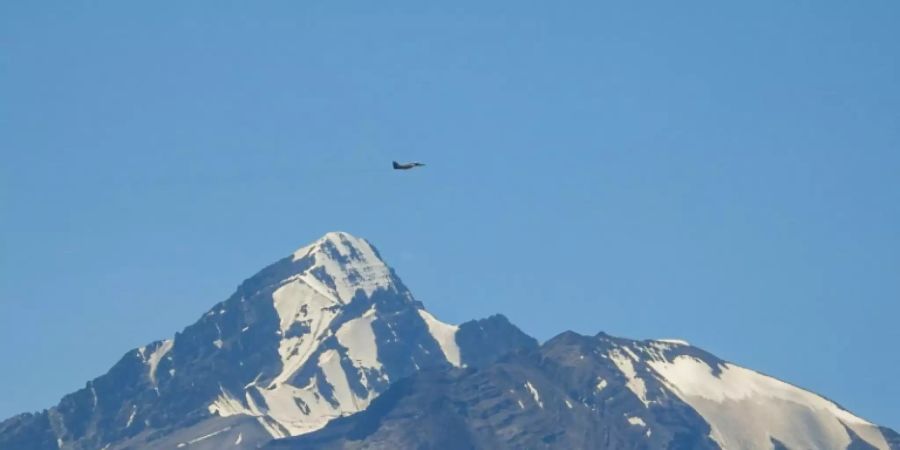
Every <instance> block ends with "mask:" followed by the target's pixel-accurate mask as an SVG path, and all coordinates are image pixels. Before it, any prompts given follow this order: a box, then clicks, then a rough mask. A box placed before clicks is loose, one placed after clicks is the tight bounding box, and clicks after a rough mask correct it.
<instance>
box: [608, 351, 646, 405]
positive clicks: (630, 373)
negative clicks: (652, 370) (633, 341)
mask: <svg viewBox="0 0 900 450" xmlns="http://www.w3.org/2000/svg"><path fill="white" fill-rule="evenodd" d="M624 349H625V350H626V351H627V352H628V353H629V354H630V355H631V356H632V357H633V358H635V359H636V358H637V357H636V356H635V355H634V353H633V352H632V351H631V350H630V349H628V347H624ZM609 358H610V359H611V360H612V362H613V363H615V365H616V367H618V368H619V371H620V372H622V375H625V379H626V380H628V381H627V383H626V384H625V386H627V387H628V389H630V390H631V392H634V395H637V397H638V398H639V399H640V400H641V402H643V403H644V405H645V406H649V405H650V402H649V401H648V400H647V386H646V384H645V383H644V380H643V379H642V378H640V377H638V376H637V372H636V371H635V369H634V364H633V363H632V360H631V359H630V358H628V357H626V356H625V355H623V354H622V353H621V352H619V350H618V349H613V350H612V351H610V352H609Z"/></svg>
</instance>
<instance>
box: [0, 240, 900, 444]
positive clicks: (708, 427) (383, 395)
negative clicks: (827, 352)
mask: <svg viewBox="0 0 900 450" xmlns="http://www.w3.org/2000/svg"><path fill="white" fill-rule="evenodd" d="M261 447H265V448H273V449H356V448H367V449H404V448H433V449H444V448H446V449H458V448H466V449H521V448H535V449H538V448H565V449H570V448H603V449H635V450H637V449H684V450H688V449H716V448H722V449H729V450H733V449H752V450H757V449H759V450H763V449H765V450H768V449H778V450H781V449H791V450H800V449H828V450H846V449H852V450H859V449H867V450H871V449H877V450H900V435H897V433H895V432H893V431H892V430H889V429H887V428H882V427H878V426H876V425H874V424H871V423H869V422H867V421H865V420H863V419H861V418H859V417H857V416H855V415H853V414H851V413H850V412H848V411H846V410H844V409H843V408H841V407H840V406H838V405H836V404H834V403H833V402H831V401H829V400H827V399H825V398H823V397H820V396H818V395H816V394H813V393H811V392H808V391H805V390H802V389H800V388H797V387H795V386H792V385H789V384H787V383H784V382H782V381H779V380H776V379H774V378H771V377H768V376H765V375H762V374H759V373H757V372H754V371H752V370H749V369H745V368H743V367H740V366H738V365H735V364H732V363H729V362H726V361H723V360H721V359H719V358H717V357H715V356H713V355H711V354H709V353H707V352H705V351H703V350H701V349H699V348H696V347H693V346H691V345H689V344H687V343H686V342H683V341H677V340H660V341H633V340H628V339H621V338H615V337H612V336H608V335H606V334H603V333H600V334H598V335H596V336H582V335H579V334H576V333H573V332H565V333H562V334H560V335H559V336H557V337H555V338H553V339H551V340H549V341H548V342H546V343H544V344H543V345H541V346H538V344H537V341H535V340H534V339H533V338H531V337H529V336H527V335H525V334H524V333H522V332H521V331H520V330H519V329H517V328H516V327H515V326H513V325H512V324H510V323H509V321H508V320H506V318H505V317H503V316H499V315H497V316H492V317H489V318H486V319H482V320H477V321H470V322H466V323H463V324H461V325H459V326H456V325H450V324H447V323H444V322H441V321H439V320H438V319H436V318H435V317H434V316H432V315H431V314H430V313H429V312H427V311H426V310H425V308H424V306H423V305H422V304H421V303H420V302H418V301H416V300H415V298H414V297H413V295H412V294H411V293H410V292H409V290H408V289H407V288H406V287H405V286H404V285H403V283H402V282H401V281H400V279H399V278H398V277H397V275H396V274H395V273H394V271H393V270H392V269H391V268H390V267H389V266H388V265H387V264H385V262H384V261H383V260H382V259H381V257H380V256H379V254H378V251H377V250H376V249H375V248H374V247H373V246H372V245H371V244H370V243H369V242H367V241H366V240H364V239H360V238H357V237H354V236H352V235H350V234H347V233H342V232H333V233H328V234H326V235H325V236H323V237H322V238H320V239H319V240H317V241H315V242H314V243H312V244H310V245H308V246H305V247H303V248H301V249H299V250H297V251H295V252H293V253H292V254H290V255H289V256H287V257H285V258H283V259H281V260H279V261H277V262H275V263H274V264H272V265H270V266H268V267H266V268H264V269H263V270H261V271H260V272H259V273H257V274H256V275H254V276H253V277H251V278H249V279H247V280H245V281H244V282H243V283H241V284H240V286H238V288H237V289H236V291H235V292H234V294H232V295H231V296H230V297H229V298H228V299H226V300H225V301H222V302H220V303H218V304H216V305H214V306H213V307H212V308H211V309H210V310H209V311H208V312H207V313H205V314H204V315H203V316H202V317H200V319H199V320H197V322H195V323H194V324H193V325H190V326H188V327H187V328H185V329H184V330H182V331H181V332H179V333H176V334H175V336H174V337H173V338H171V339H165V340H161V341H156V342H152V343H150V344H148V345H145V346H143V347H140V348H137V349H133V350H131V351H129V352H127V353H126V354H125V355H124V356H123V357H122V359H121V360H120V361H119V362H118V363H116V364H115V365H114V366H113V367H112V368H111V369H110V370H109V372H107V373H106V374H104V375H102V376H100V377H97V378H95V379H93V380H91V381H89V382H88V383H87V384H86V385H85V387H84V388H83V389H80V390H78V391H77V392H74V393H72V394H69V395H67V396H65V397H64V398H63V399H62V400H61V401H60V403H59V404H58V405H56V406H54V407H52V408H50V409H48V410H45V411H42V412H39V413H35V414H23V415H19V416H16V417H13V418H11V419H8V420H6V421H4V422H2V423H0V450H51V449H52V450H59V449H63V450H97V449H101V450H117V449H118V450H124V449H151V450H156V449H189V450H214V449H226V448H229V449H230V448H234V449H255V448H261Z"/></svg>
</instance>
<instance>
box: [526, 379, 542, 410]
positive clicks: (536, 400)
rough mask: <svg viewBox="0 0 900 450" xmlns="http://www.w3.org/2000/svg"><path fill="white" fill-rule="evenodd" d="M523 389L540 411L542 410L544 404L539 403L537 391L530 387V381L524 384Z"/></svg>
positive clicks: (539, 397) (539, 398)
mask: <svg viewBox="0 0 900 450" xmlns="http://www.w3.org/2000/svg"><path fill="white" fill-rule="evenodd" d="M525 388H526V389H528V392H530V393H531V396H532V397H533V398H534V402H535V403H537V404H538V406H540V407H541V409H544V402H542V401H541V396H540V394H538V391H537V389H535V388H534V386H532V385H531V382H530V381H526V382H525Z"/></svg>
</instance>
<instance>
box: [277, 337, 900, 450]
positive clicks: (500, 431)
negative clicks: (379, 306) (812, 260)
mask: <svg viewBox="0 0 900 450" xmlns="http://www.w3.org/2000/svg"><path fill="white" fill-rule="evenodd" d="M265 448H266V449H270V450H288V449H321V450H332V449H362V448H365V449H372V450H375V449H395V448H416V449H420V448H422V449H426V448H427V449H526V448H527V449H550V448H558V449H587V448H598V449H673V450H674V449H681V450H693V449H697V450H700V449H719V448H722V449H792V450H799V449H816V450H830V449H835V450H837V449H841V450H844V449H852V450H862V449H867V450H870V449H881V450H896V449H900V436H898V435H897V434H896V433H894V432H893V431H891V430H888V429H884V428H879V427H878V426H876V425H873V424H871V423H869V422H867V421H865V420H863V419H860V418H859V417H856V416H854V415H853V414H851V413H849V412H847V411H846V410H844V409H842V408H841V407H839V406H838V405H836V404H834V403H832V402H830V401H828V400H826V399H824V398H822V397H820V396H817V395H815V394H812V393H810V392H807V391H804V390H802V389H799V388H797V387H794V386H791V385H789V384H787V383H784V382H781V381H778V380H776V379H774V378H771V377H768V376H765V375H762V374H760V373H757V372H754V371H751V370H748V369H745V368H743V367H740V366H737V365H734V364H731V363H728V362H725V361H722V360H720V359H718V358H716V357H715V356H713V355H711V354H709V353H706V352H704V351H703V350H700V349H698V348H696V347H692V346H690V345H688V344H687V343H684V342H680V341H632V340H628V339H620V338H614V337H611V336H608V335H605V334H602V333H601V334H599V335H597V336H593V337H591V336H581V335H578V334H576V333H572V332H567V333H563V334H561V335H559V336H557V337H555V338H553V339H551V340H550V341H548V342H547V343H545V344H544V345H542V346H541V347H540V348H539V349H535V350H533V351H529V352H518V353H513V354H510V355H507V356H506V357H503V358H501V359H500V360H498V361H496V362H494V363H492V364H489V365H487V366H484V367H481V368H479V369H456V368H454V369H449V370H439V371H436V370H428V371H422V372H419V373H417V374H415V375H413V376H411V377H409V378H407V379H404V380H401V381H399V382H397V383H395V384H394V385H392V386H391V387H390V388H389V389H388V390H387V391H386V392H384V393H383V394H382V395H381V396H380V397H379V398H377V399H376V400H375V401H374V402H373V403H372V404H371V405H370V406H369V408H367V409H366V410H365V411H362V412H360V413H358V414H355V415H352V416H349V417H345V418H341V419H337V420H334V421H332V422H331V423H329V424H328V426H326V427H325V428H323V429H322V430H319V431H316V432H313V433H309V434H306V435H302V436H298V437H293V438H289V439H281V440H276V441H272V442H270V443H269V444H268V445H267V446H266V447H265Z"/></svg>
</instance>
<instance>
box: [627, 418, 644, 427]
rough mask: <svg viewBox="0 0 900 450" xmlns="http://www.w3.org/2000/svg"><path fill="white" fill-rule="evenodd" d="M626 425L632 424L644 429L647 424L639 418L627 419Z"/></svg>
mask: <svg viewBox="0 0 900 450" xmlns="http://www.w3.org/2000/svg"><path fill="white" fill-rule="evenodd" d="M628 423H630V424H632V425H636V426H639V427H646V426H647V423H646V422H644V419H641V418H640V417H629V418H628Z"/></svg>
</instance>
